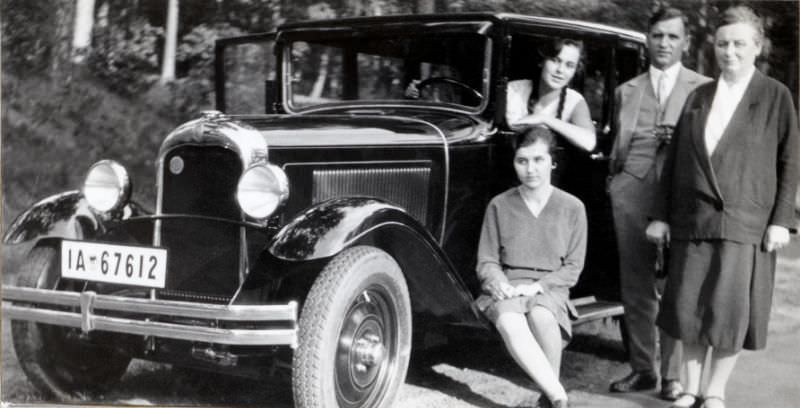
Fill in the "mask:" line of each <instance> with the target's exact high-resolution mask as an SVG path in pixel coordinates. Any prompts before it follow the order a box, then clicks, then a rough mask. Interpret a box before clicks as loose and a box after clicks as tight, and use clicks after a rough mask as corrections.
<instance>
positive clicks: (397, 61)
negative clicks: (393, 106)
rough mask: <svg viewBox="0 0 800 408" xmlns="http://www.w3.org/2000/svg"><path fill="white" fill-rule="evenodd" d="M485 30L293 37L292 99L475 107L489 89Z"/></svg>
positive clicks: (300, 103) (305, 104)
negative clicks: (486, 73) (295, 39)
mask: <svg viewBox="0 0 800 408" xmlns="http://www.w3.org/2000/svg"><path fill="white" fill-rule="evenodd" d="M488 44H489V40H488V39H487V37H485V36H483V35H480V34H472V33H469V34H468V33H459V34H452V33H450V34H446V35H441V34H440V35H432V34H431V33H426V34H425V35H411V34H406V35H400V36H398V35H393V36H377V35H372V36H370V37H369V38H364V37H360V36H348V37H347V38H339V39H337V38H321V39H314V40H302V41H292V42H289V44H288V47H287V50H288V53H289V55H288V56H289V57H290V58H289V64H288V68H287V69H288V73H287V74H288V75H287V78H289V79H290V81H289V83H288V84H287V85H286V87H287V88H286V91H287V95H288V99H289V104H290V106H291V107H292V108H293V109H305V108H309V107H312V106H317V105H323V104H330V103H339V102H347V103H360V102H372V103H374V102H385V103H393V102H394V103H396V102H399V101H403V102H424V103H436V104H445V105H452V106H453V107H457V108H462V109H463V108H464V107H466V108H469V109H475V108H478V107H480V106H481V105H482V103H483V99H484V98H485V95H486V93H487V90H488V75H484V70H485V69H486V70H487V72H488V61H489V55H488V52H487V47H488Z"/></svg>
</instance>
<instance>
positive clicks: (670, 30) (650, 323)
mask: <svg viewBox="0 0 800 408" xmlns="http://www.w3.org/2000/svg"><path fill="white" fill-rule="evenodd" d="M649 27H650V28H649V32H648V35H647V45H648V51H649V54H650V68H649V70H648V72H646V73H643V74H641V75H639V76H637V77H635V78H633V79H631V80H630V81H628V82H625V83H624V84H622V85H620V86H619V87H618V88H617V89H616V92H615V96H616V105H615V106H616V107H617V112H616V114H615V118H614V132H615V140H614V146H613V148H612V151H611V169H610V170H611V176H612V178H611V179H610V182H609V194H610V195H611V202H612V210H613V215H614V227H615V229H616V234H617V246H618V248H619V258H620V283H621V288H620V289H621V295H622V303H623V305H624V307H625V318H624V324H625V330H626V332H627V336H626V338H625V341H626V346H627V349H628V357H629V362H630V365H631V368H632V372H631V373H630V374H629V375H627V376H626V377H624V378H622V379H619V380H617V381H614V382H613V383H611V387H610V389H611V391H612V392H631V391H642V390H650V389H654V388H656V386H657V385H658V377H659V376H658V374H657V373H656V349H657V348H658V346H657V344H658V343H660V350H661V353H660V354H661V356H660V360H661V361H660V363H661V366H660V370H659V371H660V376H661V391H660V396H661V397H662V398H664V399H668V400H674V399H676V398H677V397H678V395H679V394H680V393H681V392H682V388H681V385H680V382H679V375H680V361H681V356H680V344H679V343H677V342H676V341H675V340H674V339H672V338H670V337H668V336H667V335H665V334H663V332H662V333H660V336H659V332H658V330H657V329H656V326H655V320H656V315H657V314H658V307H659V297H660V290H661V289H663V282H662V281H663V280H661V279H657V278H656V270H655V269H656V268H655V265H656V259H657V248H656V247H655V246H654V245H653V244H651V243H649V242H648V241H647V239H646V236H645V229H646V228H647V223H648V215H650V214H651V209H652V207H653V205H654V202H653V201H654V199H655V196H656V188H657V184H658V179H659V177H660V173H661V170H662V168H663V164H664V163H663V160H664V154H665V151H666V149H665V146H666V145H667V144H669V140H670V138H671V135H672V129H673V128H674V126H675V124H676V122H677V120H678V116H680V112H681V109H682V107H683V104H684V102H685V101H686V97H687V96H688V95H689V93H690V92H691V91H692V90H694V88H695V87H697V86H698V85H700V84H703V83H705V82H707V81H709V80H710V78H707V77H704V76H702V75H700V74H698V73H696V72H694V71H691V70H689V69H686V68H684V67H683V66H682V64H681V57H682V56H683V53H684V52H686V51H687V50H688V48H689V36H688V32H687V31H688V24H687V18H686V16H685V15H684V14H683V12H681V11H680V10H678V9H675V8H663V9H661V10H659V11H657V12H656V13H654V14H653V16H652V17H651V18H650V21H649ZM659 337H660V342H659V340H658V339H659Z"/></svg>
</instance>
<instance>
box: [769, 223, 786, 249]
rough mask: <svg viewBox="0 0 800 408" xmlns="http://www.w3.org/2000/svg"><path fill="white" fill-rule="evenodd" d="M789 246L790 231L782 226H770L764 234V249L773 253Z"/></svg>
mask: <svg viewBox="0 0 800 408" xmlns="http://www.w3.org/2000/svg"><path fill="white" fill-rule="evenodd" d="M788 244H789V229H788V228H786V227H782V226H780V225H770V226H769V227H767V233H766V234H764V249H765V250H766V251H767V252H772V251H774V250H776V249H781V248H783V247H785V246H786V245H788Z"/></svg>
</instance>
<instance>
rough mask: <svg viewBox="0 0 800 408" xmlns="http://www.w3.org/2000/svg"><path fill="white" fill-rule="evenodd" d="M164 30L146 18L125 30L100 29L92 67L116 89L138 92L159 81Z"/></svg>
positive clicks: (117, 90)
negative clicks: (160, 52)
mask: <svg viewBox="0 0 800 408" xmlns="http://www.w3.org/2000/svg"><path fill="white" fill-rule="evenodd" d="M163 37H164V30H163V29H162V28H160V27H153V26H151V25H150V24H149V23H147V22H146V21H144V20H138V21H135V22H134V23H133V24H131V25H130V26H129V27H127V28H125V29H114V28H109V29H107V30H102V31H98V32H97V33H96V35H95V38H94V40H93V42H94V44H95V46H94V47H93V48H92V49H91V50H90V52H89V58H88V65H89V68H90V70H91V71H92V72H93V73H94V74H95V75H96V76H97V77H98V78H100V79H101V80H103V81H104V82H105V83H106V85H107V86H108V87H109V88H110V89H112V90H113V91H115V92H118V93H121V94H123V95H136V94H140V93H142V92H144V91H146V90H147V89H148V88H149V87H150V86H151V85H152V84H153V83H154V82H156V81H157V80H158V74H159V50H160V48H161V47H160V46H159V45H160V43H161V41H163Z"/></svg>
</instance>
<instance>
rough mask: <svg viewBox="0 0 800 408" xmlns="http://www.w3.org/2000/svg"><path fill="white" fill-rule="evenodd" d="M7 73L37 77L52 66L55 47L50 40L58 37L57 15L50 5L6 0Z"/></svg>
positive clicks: (2, 10) (2, 7) (0, 7)
mask: <svg viewBox="0 0 800 408" xmlns="http://www.w3.org/2000/svg"><path fill="white" fill-rule="evenodd" d="M0 15H1V16H2V49H3V58H2V60H3V71H4V72H14V73H17V74H35V73H39V72H42V71H44V70H45V69H47V67H48V66H49V65H50V62H51V59H52V57H53V53H54V51H55V50H54V48H55V45H54V44H53V42H51V41H48V39H50V38H52V37H53V36H54V34H55V27H56V24H55V20H56V15H55V13H54V12H53V7H52V5H51V4H50V3H48V2H40V1H29V0H3V1H2V2H0Z"/></svg>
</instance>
